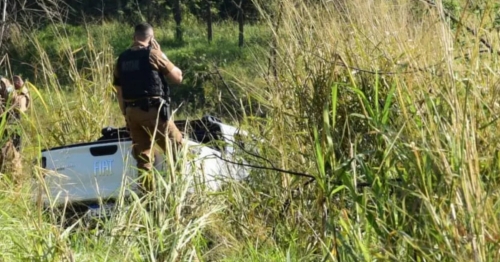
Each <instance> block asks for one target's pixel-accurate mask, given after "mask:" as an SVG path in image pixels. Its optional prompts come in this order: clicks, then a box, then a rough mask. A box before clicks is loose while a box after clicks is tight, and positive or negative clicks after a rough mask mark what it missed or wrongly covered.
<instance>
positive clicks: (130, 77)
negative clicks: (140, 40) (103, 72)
mask: <svg viewBox="0 0 500 262" xmlns="http://www.w3.org/2000/svg"><path fill="white" fill-rule="evenodd" d="M150 52H151V49H150V48H147V49H139V50H131V49H128V50H127V51H125V52H123V53H122V54H121V55H120V57H119V58H118V66H119V68H118V70H119V71H118V72H119V75H120V86H121V88H122V94H123V98H124V99H138V98H144V97H151V96H161V97H166V96H167V95H168V93H169V90H168V86H167V85H166V81H165V79H164V78H163V75H162V74H161V73H160V72H158V71H157V70H153V68H152V66H151V64H150V62H149V54H150Z"/></svg>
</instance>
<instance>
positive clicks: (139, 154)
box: [113, 23, 182, 193]
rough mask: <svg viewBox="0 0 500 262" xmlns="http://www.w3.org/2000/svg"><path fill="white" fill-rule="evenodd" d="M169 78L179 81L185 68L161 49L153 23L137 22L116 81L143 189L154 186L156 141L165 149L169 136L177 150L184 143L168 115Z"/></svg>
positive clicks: (115, 78)
mask: <svg viewBox="0 0 500 262" xmlns="http://www.w3.org/2000/svg"><path fill="white" fill-rule="evenodd" d="M165 78H166V79H165ZM167 80H168V82H169V83H172V84H180V83H181V82H182V71H181V70H180V69H179V68H178V67H176V66H175V65H174V64H173V63H172V62H170V61H169V60H168V58H167V57H166V56H165V55H164V54H163V53H162V51H161V50H160V47H159V45H158V43H157V42H156V40H154V32H153V27H152V26H151V25H150V24H147V23H141V24H138V25H137V26H136V27H135V31H134V43H133V45H132V47H131V48H129V49H127V50H126V51H124V52H123V53H122V54H120V56H119V58H118V61H117V64H116V67H115V71H114V80H113V84H114V86H115V88H116V92H117V96H118V102H119V105H120V109H121V112H122V114H123V115H124V116H125V120H126V122H127V126H128V129H129V131H130V136H131V138H132V142H133V149H132V152H133V156H134V158H135V159H136V161H137V168H138V169H139V172H140V174H141V178H142V179H141V181H140V186H141V189H142V190H143V192H144V193H147V192H148V191H152V190H154V182H153V179H152V174H151V169H152V151H153V148H152V147H153V146H154V144H158V145H159V146H160V147H161V148H162V150H163V151H164V152H165V153H166V152H167V143H168V142H169V141H167V138H166V137H167V136H168V137H169V138H170V139H171V140H173V142H174V143H173V144H174V150H173V151H174V152H175V151H177V150H176V148H180V146H181V145H182V134H181V132H180V131H179V129H177V127H176V126H175V124H174V123H173V121H172V120H171V119H170V115H169V110H170V109H169V104H168V94H169V89H168V85H167ZM153 138H154V142H153ZM174 154H175V153H174Z"/></svg>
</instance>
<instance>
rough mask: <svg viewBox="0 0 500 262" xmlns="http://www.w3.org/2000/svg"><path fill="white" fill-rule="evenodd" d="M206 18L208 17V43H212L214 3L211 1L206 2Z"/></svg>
mask: <svg viewBox="0 0 500 262" xmlns="http://www.w3.org/2000/svg"><path fill="white" fill-rule="evenodd" d="M205 8H206V17H207V37H208V42H209V43H210V42H212V3H210V0H205Z"/></svg>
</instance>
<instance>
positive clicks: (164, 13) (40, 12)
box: [0, 0, 258, 46]
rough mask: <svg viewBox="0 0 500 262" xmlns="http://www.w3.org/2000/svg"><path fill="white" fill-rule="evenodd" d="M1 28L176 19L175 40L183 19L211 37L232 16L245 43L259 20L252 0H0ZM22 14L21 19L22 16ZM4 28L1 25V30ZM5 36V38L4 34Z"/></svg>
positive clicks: (180, 30)
mask: <svg viewBox="0 0 500 262" xmlns="http://www.w3.org/2000/svg"><path fill="white" fill-rule="evenodd" d="M0 1H1V8H0V10H2V21H1V22H2V28H5V26H6V25H7V26H8V25H9V24H10V23H14V22H15V23H19V22H20V21H22V22H23V23H29V24H30V26H34V25H36V26H44V25H46V24H50V23H53V22H54V20H55V21H56V22H61V23H66V24H71V25H82V24H85V23H89V22H102V21H109V20H115V21H120V22H123V23H129V24H135V23H137V22H140V21H148V22H150V23H152V24H153V25H156V26H161V25H162V23H164V22H166V21H172V20H173V21H175V24H176V34H175V36H176V40H178V41H182V40H183V37H182V21H183V17H184V16H185V15H192V16H194V17H195V18H196V19H199V20H202V21H205V22H206V24H207V40H208V41H211V40H212V32H213V31H212V23H213V22H217V21H223V20H233V21H236V22H237V23H238V27H239V31H240V34H239V45H240V46H243V44H244V34H243V30H244V25H245V23H253V22H255V21H257V20H258V10H257V8H256V6H255V4H254V3H253V1H252V0H106V1H103V0H79V1H75V0H0ZM21 16H22V19H20V17H21ZM3 31H5V30H4V29H2V32H3ZM2 39H3V38H2Z"/></svg>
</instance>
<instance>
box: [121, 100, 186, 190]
mask: <svg viewBox="0 0 500 262" xmlns="http://www.w3.org/2000/svg"><path fill="white" fill-rule="evenodd" d="M125 118H126V120H127V125H128V128H129V130H130V136H131V138H132V142H133V149H132V153H133V156H134V158H135V159H136V161H137V168H138V169H139V171H140V173H142V175H143V176H145V177H143V178H142V181H141V184H142V185H141V186H142V187H143V188H142V189H143V190H145V191H151V190H153V184H152V183H153V181H151V180H152V178H151V172H150V171H151V169H152V168H153V163H152V160H153V156H154V154H153V146H154V145H155V144H156V145H159V146H160V147H161V149H162V150H163V152H167V143H168V144H172V145H173V146H174V147H173V150H172V151H173V152H174V159H175V153H176V151H177V149H178V148H180V146H181V145H182V134H181V132H180V131H179V129H178V128H177V126H175V124H174V122H173V121H171V120H169V121H163V120H162V119H161V118H159V117H158V108H155V107H152V108H149V110H148V111H144V110H142V109H140V108H139V107H127V108H126V110H125ZM153 137H154V140H155V141H154V142H153ZM167 137H168V138H169V139H170V140H171V141H167ZM170 142H172V143H170Z"/></svg>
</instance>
